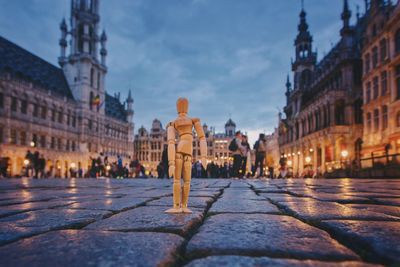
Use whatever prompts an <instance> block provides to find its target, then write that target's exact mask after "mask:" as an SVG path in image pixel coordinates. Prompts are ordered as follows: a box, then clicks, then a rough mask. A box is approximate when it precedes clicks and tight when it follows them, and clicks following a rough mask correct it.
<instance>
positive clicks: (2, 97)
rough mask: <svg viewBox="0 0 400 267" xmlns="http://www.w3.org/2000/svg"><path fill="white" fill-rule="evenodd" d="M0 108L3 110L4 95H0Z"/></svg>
mask: <svg viewBox="0 0 400 267" xmlns="http://www.w3.org/2000/svg"><path fill="white" fill-rule="evenodd" d="M0 108H4V95H3V93H0Z"/></svg>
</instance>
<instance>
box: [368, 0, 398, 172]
mask: <svg viewBox="0 0 400 267" xmlns="http://www.w3.org/2000/svg"><path fill="white" fill-rule="evenodd" d="M364 36H365V37H364V44H363V50H362V58H363V60H364V68H363V78H362V80H363V85H364V104H363V112H364V131H363V144H362V154H363V158H371V157H379V156H382V157H381V158H380V159H379V158H377V159H376V160H375V162H377V161H383V163H386V161H387V158H386V157H385V156H384V155H385V154H386V153H389V154H395V153H399V152H400V101H399V100H400V56H399V55H400V6H399V4H397V5H395V6H393V5H392V4H391V3H390V2H387V1H383V0H373V1H372V2H371V4H370V6H368V12H367V29H366V32H365V35H364ZM361 163H362V167H364V168H365V167H371V165H372V161H371V160H363V161H362V162H361Z"/></svg>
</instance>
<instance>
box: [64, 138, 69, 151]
mask: <svg viewBox="0 0 400 267" xmlns="http://www.w3.org/2000/svg"><path fill="white" fill-rule="evenodd" d="M65 150H67V151H69V140H67V144H66V145H65Z"/></svg>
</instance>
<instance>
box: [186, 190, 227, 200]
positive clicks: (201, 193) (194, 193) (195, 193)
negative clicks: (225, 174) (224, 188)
mask: <svg viewBox="0 0 400 267" xmlns="http://www.w3.org/2000/svg"><path fill="white" fill-rule="evenodd" d="M220 194H221V192H220V191H219V190H218V191H215V190H191V191H190V197H214V198H215V197H218V196H219V195H220Z"/></svg>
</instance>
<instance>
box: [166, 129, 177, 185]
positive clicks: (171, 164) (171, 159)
mask: <svg viewBox="0 0 400 267" xmlns="http://www.w3.org/2000/svg"><path fill="white" fill-rule="evenodd" d="M167 140H168V174H169V177H173V176H174V175H175V127H174V123H173V122H170V123H169V125H168V128H167Z"/></svg>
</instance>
